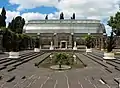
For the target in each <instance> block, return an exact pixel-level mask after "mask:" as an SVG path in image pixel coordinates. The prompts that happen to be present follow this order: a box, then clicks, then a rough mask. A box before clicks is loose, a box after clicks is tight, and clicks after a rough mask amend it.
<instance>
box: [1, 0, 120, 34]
mask: <svg viewBox="0 0 120 88" xmlns="http://www.w3.org/2000/svg"><path fill="white" fill-rule="evenodd" d="M119 3H120V0H0V10H1V8H2V7H3V6H4V7H5V8H6V10H7V20H6V22H7V23H8V22H10V21H11V20H12V18H13V17H16V16H18V15H21V16H22V17H23V18H25V20H26V21H27V20H32V19H44V18H45V15H46V14H48V15H49V19H58V18H59V14H60V13H61V12H64V15H65V19H70V17H71V16H72V13H76V19H99V20H101V23H104V24H105V26H106V29H110V27H109V26H107V25H106V24H107V20H108V19H109V16H111V15H114V14H115V13H116V12H117V11H118V10H119ZM107 31H108V32H109V30H107Z"/></svg>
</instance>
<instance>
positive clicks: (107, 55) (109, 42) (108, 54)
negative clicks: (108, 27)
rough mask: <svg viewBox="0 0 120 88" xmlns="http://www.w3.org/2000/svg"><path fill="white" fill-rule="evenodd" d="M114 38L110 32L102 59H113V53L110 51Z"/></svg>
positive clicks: (112, 47)
mask: <svg viewBox="0 0 120 88" xmlns="http://www.w3.org/2000/svg"><path fill="white" fill-rule="evenodd" d="M115 40H116V39H115V36H114V34H113V32H111V35H110V36H108V37H107V40H106V49H107V52H104V57H103V58H104V59H115V57H114V52H112V50H113V49H114V47H115Z"/></svg>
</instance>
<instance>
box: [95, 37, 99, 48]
mask: <svg viewBox="0 0 120 88" xmlns="http://www.w3.org/2000/svg"><path fill="white" fill-rule="evenodd" d="M95 47H96V49H97V48H98V43H97V38H96V39H95Z"/></svg>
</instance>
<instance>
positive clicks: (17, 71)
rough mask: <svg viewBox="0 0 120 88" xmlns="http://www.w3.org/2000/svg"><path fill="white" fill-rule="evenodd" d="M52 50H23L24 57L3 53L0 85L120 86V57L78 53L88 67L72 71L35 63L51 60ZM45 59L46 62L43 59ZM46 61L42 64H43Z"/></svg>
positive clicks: (57, 87)
mask: <svg viewBox="0 0 120 88" xmlns="http://www.w3.org/2000/svg"><path fill="white" fill-rule="evenodd" d="M51 53H52V51H45V50H44V51H40V52H39V53H37V52H33V50H27V51H21V52H20V56H21V57H20V59H19V60H18V59H8V58H6V57H7V56H8V55H7V54H1V55H0V57H1V58H0V88H118V84H117V82H116V81H115V78H119V74H120V66H119V63H120V56H119V55H116V56H115V57H116V58H117V59H115V60H108V61H106V62H105V61H103V58H102V57H103V52H102V51H100V50H95V49H94V50H93V52H92V53H89V54H86V53H85V52H80V51H77V52H74V53H75V55H76V56H77V57H78V58H79V59H80V60H81V61H82V62H83V63H84V64H86V65H87V66H86V67H84V68H73V69H70V70H52V69H50V68H45V67H42V66H39V68H38V67H36V66H35V65H34V64H35V63H36V62H40V61H42V60H43V59H48V58H46V57H49V56H50V54H51ZM43 62H44V61H43ZM43 62H42V63H43Z"/></svg>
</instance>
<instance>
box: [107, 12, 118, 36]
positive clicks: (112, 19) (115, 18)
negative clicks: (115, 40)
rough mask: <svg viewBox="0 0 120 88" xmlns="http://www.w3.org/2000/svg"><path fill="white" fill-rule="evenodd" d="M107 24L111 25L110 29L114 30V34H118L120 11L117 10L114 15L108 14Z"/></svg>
mask: <svg viewBox="0 0 120 88" xmlns="http://www.w3.org/2000/svg"><path fill="white" fill-rule="evenodd" d="M108 25H109V26H110V27H112V31H113V32H115V34H116V35H118V36H120V12H117V13H116V14H115V16H110V19H109V20H108Z"/></svg>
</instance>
